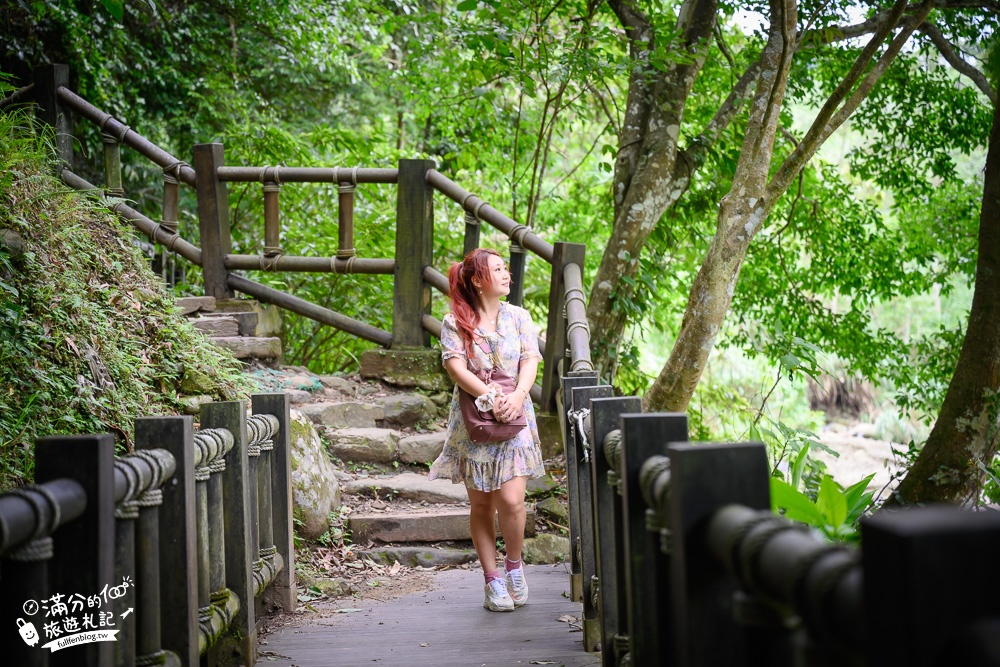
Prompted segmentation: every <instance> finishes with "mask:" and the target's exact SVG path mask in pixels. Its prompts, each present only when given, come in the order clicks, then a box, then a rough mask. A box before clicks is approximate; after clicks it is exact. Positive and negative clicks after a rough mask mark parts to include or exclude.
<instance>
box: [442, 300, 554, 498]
mask: <svg viewBox="0 0 1000 667" xmlns="http://www.w3.org/2000/svg"><path fill="white" fill-rule="evenodd" d="M476 335H477V336H482V337H483V338H485V339H486V340H487V341H488V342H490V343H492V345H491V347H493V348H495V349H496V351H497V354H498V355H499V357H500V361H501V362H502V365H503V369H504V370H505V371H506V372H507V373H508V374H509V375H510V376H511V377H512V378H514V379H515V381H516V380H517V377H518V366H519V364H520V363H521V360H523V359H531V358H532V357H538V358H541V355H540V354H539V353H538V340H537V339H536V338H535V334H534V330H533V328H532V326H531V316H530V315H528V311H526V310H525V309H524V308H519V307H517V306H513V305H510V304H508V303H503V302H501V303H500V313H499V316H498V318H497V331H496V333H492V332H489V333H487V332H485V331H483V330H482V329H480V328H477V329H476ZM441 348H442V354H441V356H442V361H447V360H448V359H451V358H452V357H459V358H461V359H465V361H466V365H467V368H468V369H469V370H471V371H472V372H473V373H476V372H478V371H479V370H481V369H483V368H492V363H493V362H492V361H491V359H490V357H489V355H488V354H487V353H485V352H483V350H482V349H481V348H480V347H479V346H478V345H476V346H475V347H473V352H474V357H473V359H471V360H470V359H468V358H467V356H466V352H465V343H464V341H463V340H462V337H461V335H460V334H459V333H458V329H457V328H456V326H455V317H454V316H453V315H452V314H451V313H448V314H447V315H445V316H444V322H443V323H442V327H441ZM459 391H461V390H460V389H459V387H458V385H457V384H456V385H455V391H454V393H453V394H452V397H451V410H450V412H449V413H448V432H447V436H446V438H445V442H444V450H442V452H441V455H440V456H438V458H437V460H436V461H434V464H433V465H432V466H431V471H430V479H438V478H443V479H450V480H451V481H452V482H454V483H455V484H459V483H464V484H465V485H466V486H467V487H468V488H470V489H476V490H478V491H497V490H499V488H500V485H501V484H503V483H504V482H506V481H508V480H510V479H512V478H514V477H541V476H542V475H544V474H545V467H544V466H543V464H542V450H541V448H540V447H539V439H538V424H537V423H536V422H535V409H534V407H533V406H532V404H531V399H530V398H529V399H527V400H525V401H524V416H525V418H526V419H527V422H528V425H527V426H526V427H525V428H524V430H522V431H521V432H520V433H518V434H517V435H516V436H514V437H513V438H511V439H510V440H505V441H503V442H488V443H481V444H480V443H475V442H473V441H472V440H471V439H470V438H469V432H468V430H467V429H466V428H465V421H464V420H463V419H462V409H461V408H460V407H459V404H458V393H459Z"/></svg>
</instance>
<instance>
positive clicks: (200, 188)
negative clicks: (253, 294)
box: [194, 144, 233, 299]
mask: <svg viewBox="0 0 1000 667" xmlns="http://www.w3.org/2000/svg"><path fill="white" fill-rule="evenodd" d="M223 164H225V157H224V154H223V147H222V144H196V145H195V147H194V171H195V175H196V184H195V190H196V192H197V195H198V226H199V228H200V230H201V268H202V273H203V274H204V276H205V296H214V297H215V298H216V299H231V298H232V296H233V290H232V289H230V287H229V285H228V284H227V282H226V280H227V278H228V277H229V271H228V270H227V269H226V264H225V260H226V255H228V254H229V252H230V250H231V246H232V241H231V238H230V234H229V195H228V192H227V188H226V184H225V183H224V182H223V181H220V180H219V177H218V171H217V170H218V168H219V167H221V166H222V165H223Z"/></svg>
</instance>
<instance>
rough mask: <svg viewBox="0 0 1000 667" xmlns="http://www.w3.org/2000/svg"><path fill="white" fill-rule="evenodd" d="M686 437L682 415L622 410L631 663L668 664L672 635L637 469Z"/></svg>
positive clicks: (663, 570)
mask: <svg viewBox="0 0 1000 667" xmlns="http://www.w3.org/2000/svg"><path fill="white" fill-rule="evenodd" d="M686 440H687V416H686V415H683V414H664V413H654V414H642V415H623V416H622V475H621V484H622V510H623V514H624V518H625V568H626V572H625V577H626V581H627V586H626V589H627V598H628V643H629V654H630V655H631V657H632V664H633V665H665V664H668V662H669V657H668V656H669V655H670V647H671V646H672V645H673V643H674V642H675V641H676V639H675V637H674V632H673V627H674V623H673V619H672V617H671V613H670V581H669V575H668V572H669V569H668V563H669V561H668V558H667V556H666V554H664V553H663V551H661V550H660V533H659V531H657V532H655V533H654V532H650V530H648V528H647V524H646V502H645V500H644V499H643V497H642V490H641V489H640V487H639V469H640V468H641V467H642V464H643V462H645V460H646V459H648V458H649V457H650V456H656V455H661V456H666V454H667V443H670V442H684V441H686ZM678 664H686V663H683V662H682V663H678Z"/></svg>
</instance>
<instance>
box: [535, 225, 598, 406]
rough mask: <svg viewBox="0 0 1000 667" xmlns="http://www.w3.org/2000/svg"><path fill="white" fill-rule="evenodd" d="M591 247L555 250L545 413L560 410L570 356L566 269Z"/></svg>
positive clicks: (545, 369) (562, 246) (578, 245)
mask: <svg viewBox="0 0 1000 667" xmlns="http://www.w3.org/2000/svg"><path fill="white" fill-rule="evenodd" d="M586 249H587V246H585V245H583V244H582V243H556V244H555V245H554V246H553V251H552V278H551V281H550V282H549V320H548V327H547V328H546V334H545V356H544V359H543V362H544V364H543V366H542V396H541V400H540V401H539V404H540V408H541V409H542V411H543V412H552V411H553V410H555V407H556V387H558V386H559V368H558V365H559V362H560V361H561V360H562V359H563V357H565V356H566V317H565V313H564V312H563V311H564V310H565V302H566V285H565V283H564V282H563V269H564V268H565V266H566V265H567V264H574V263H575V264H580V266H583V259H584V255H585V252H586Z"/></svg>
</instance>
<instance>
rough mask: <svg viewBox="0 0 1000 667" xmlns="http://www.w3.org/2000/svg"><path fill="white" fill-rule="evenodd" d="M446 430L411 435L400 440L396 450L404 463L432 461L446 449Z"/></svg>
mask: <svg viewBox="0 0 1000 667" xmlns="http://www.w3.org/2000/svg"><path fill="white" fill-rule="evenodd" d="M446 435H447V433H446V432H445V431H435V432H434V433H421V434H419V435H411V436H407V437H405V438H403V439H402V440H400V441H399V445H397V446H396V451H397V453H398V455H399V460H400V461H402V462H403V463H431V462H432V461H434V459H436V458H437V457H438V455H439V454H440V453H441V450H442V449H444V439H445V436H446Z"/></svg>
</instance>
